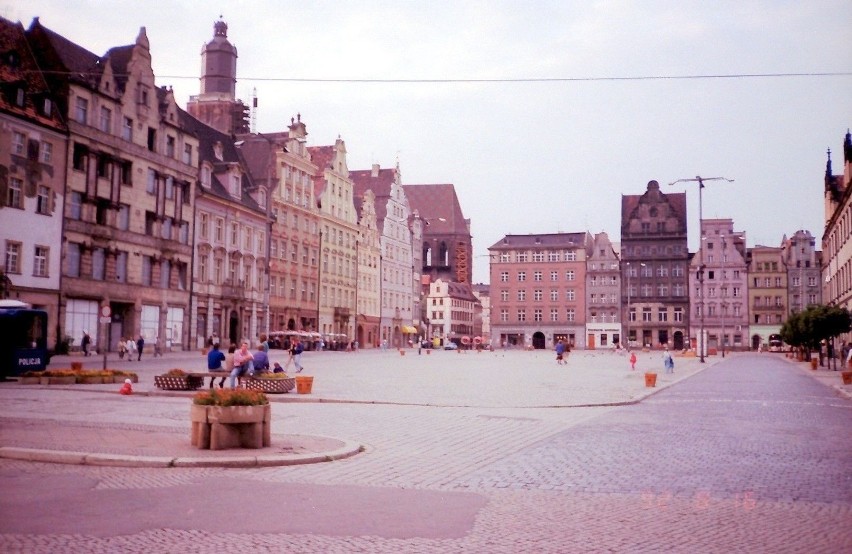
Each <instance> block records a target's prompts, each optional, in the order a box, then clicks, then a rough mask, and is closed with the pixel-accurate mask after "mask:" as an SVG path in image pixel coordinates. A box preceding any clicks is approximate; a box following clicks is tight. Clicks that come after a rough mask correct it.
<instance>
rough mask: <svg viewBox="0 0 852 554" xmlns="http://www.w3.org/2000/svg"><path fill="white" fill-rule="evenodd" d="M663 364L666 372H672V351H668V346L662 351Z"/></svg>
mask: <svg viewBox="0 0 852 554" xmlns="http://www.w3.org/2000/svg"><path fill="white" fill-rule="evenodd" d="M663 365H664V366H665V368H666V373H674V358H672V353H671V352H669V349H668V348H666V351H665V352H663Z"/></svg>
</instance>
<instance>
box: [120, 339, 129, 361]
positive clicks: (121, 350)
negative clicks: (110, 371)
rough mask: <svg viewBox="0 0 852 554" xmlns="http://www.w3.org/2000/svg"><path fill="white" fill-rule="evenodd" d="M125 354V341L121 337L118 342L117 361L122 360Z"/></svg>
mask: <svg viewBox="0 0 852 554" xmlns="http://www.w3.org/2000/svg"><path fill="white" fill-rule="evenodd" d="M126 353H127V339H125V338H124V337H121V340H120V341H118V359H119V360H123V359H124V355H125V354H126Z"/></svg>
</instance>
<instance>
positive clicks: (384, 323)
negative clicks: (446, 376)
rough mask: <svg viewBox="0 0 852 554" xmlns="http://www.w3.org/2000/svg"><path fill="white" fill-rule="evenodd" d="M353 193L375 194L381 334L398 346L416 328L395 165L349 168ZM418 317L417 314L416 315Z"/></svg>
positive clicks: (404, 206) (404, 205)
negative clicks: (378, 247)
mask: <svg viewBox="0 0 852 554" xmlns="http://www.w3.org/2000/svg"><path fill="white" fill-rule="evenodd" d="M349 175H350V177H351V179H352V182H353V183H354V184H355V196H356V197H357V198H363V197H364V194H365V193H366V192H367V191H368V190H371V191H373V193H374V194H375V204H376V217H377V223H378V228H379V232H380V235H379V237H380V241H381V247H382V258H381V260H382V263H381V278H382V280H381V301H382V310H381V318H382V319H381V336H380V337H379V338H380V340H382V341H387V344H388V345H389V346H391V347H394V348H398V347H400V346H402V345H403V344H406V343H407V341H408V340H413V337H414V336H415V335H417V333H418V329H416V328H415V327H414V326H413V319H414V310H415V309H419V307H420V303H419V295H418V298H417V300H418V301H417V303H416V305H415V295H414V291H413V276H412V274H413V258H412V249H411V229H409V226H408V225H409V218H410V216H411V209H410V207H409V204H408V199H407V198H406V195H405V190H404V189H403V186H402V177H401V174H400V171H399V166H397V167H395V168H393V169H381V168H380V167H379V165H378V164H373V167H372V168H371V169H369V170H358V171H351V172H350V174H349ZM418 319H419V317H418Z"/></svg>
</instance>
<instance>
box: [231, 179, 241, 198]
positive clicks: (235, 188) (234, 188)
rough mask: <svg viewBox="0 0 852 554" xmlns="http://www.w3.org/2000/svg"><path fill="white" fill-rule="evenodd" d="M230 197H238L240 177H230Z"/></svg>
mask: <svg viewBox="0 0 852 554" xmlns="http://www.w3.org/2000/svg"><path fill="white" fill-rule="evenodd" d="M230 192H231V196H233V197H235V198H239V197H240V176H239V175H231V190H230Z"/></svg>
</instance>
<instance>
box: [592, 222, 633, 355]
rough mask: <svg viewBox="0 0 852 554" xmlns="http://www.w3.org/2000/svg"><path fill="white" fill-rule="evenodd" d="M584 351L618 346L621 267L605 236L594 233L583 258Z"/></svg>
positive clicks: (610, 242) (620, 335) (619, 335)
mask: <svg viewBox="0 0 852 554" xmlns="http://www.w3.org/2000/svg"><path fill="white" fill-rule="evenodd" d="M585 293H586V311H587V313H586V348H588V349H590V350H594V349H596V348H614V347H617V346H619V345H620V344H621V337H623V336H624V332H623V331H622V329H621V266H620V264H619V259H618V254H617V253H616V251H615V248H614V247H613V244H612V241H610V240H609V235H607V234H606V233H603V232H601V233H598V234H596V235H595V236H594V238H593V239H592V242H591V245H590V246H589V251H588V252H587V257H586V291H585Z"/></svg>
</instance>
